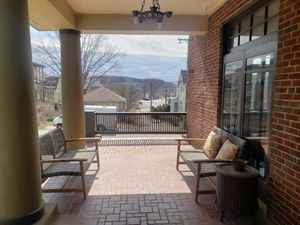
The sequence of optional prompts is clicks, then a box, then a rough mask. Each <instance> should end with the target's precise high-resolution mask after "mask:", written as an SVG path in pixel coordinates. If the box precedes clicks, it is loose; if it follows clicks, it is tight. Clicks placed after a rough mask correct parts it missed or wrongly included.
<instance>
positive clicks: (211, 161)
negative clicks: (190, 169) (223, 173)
mask: <svg viewBox="0 0 300 225" xmlns="http://www.w3.org/2000/svg"><path fill="white" fill-rule="evenodd" d="M229 162H232V160H230V159H199V160H193V163H229Z"/></svg>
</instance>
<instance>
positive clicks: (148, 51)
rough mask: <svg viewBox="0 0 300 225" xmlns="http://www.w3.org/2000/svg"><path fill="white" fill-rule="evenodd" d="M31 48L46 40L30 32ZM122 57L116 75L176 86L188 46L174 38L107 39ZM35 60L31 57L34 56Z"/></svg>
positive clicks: (136, 37)
mask: <svg viewBox="0 0 300 225" xmlns="http://www.w3.org/2000/svg"><path fill="white" fill-rule="evenodd" d="M30 32H31V39H32V44H33V45H34V43H35V41H38V40H39V39H41V38H46V36H45V35H44V32H39V31H37V30H35V29H33V28H31V29H30ZM106 36H107V39H108V41H109V42H110V43H111V44H112V45H114V46H115V48H116V49H118V51H119V52H121V53H122V54H123V55H124V57H123V58H122V60H121V62H120V65H119V67H118V69H117V72H116V74H115V75H119V76H130V77H136V78H158V79H163V80H165V81H172V82H176V81H177V78H178V75H179V72H180V70H183V69H186V62H187V43H182V44H180V43H179V41H178V38H179V37H180V38H187V36H175V35H106ZM33 58H34V53H33Z"/></svg>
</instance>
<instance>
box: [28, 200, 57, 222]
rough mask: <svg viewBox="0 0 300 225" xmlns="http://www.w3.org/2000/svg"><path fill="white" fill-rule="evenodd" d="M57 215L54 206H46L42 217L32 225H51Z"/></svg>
mask: <svg viewBox="0 0 300 225" xmlns="http://www.w3.org/2000/svg"><path fill="white" fill-rule="evenodd" d="M57 214H58V210H57V205H56V204H46V205H45V213H44V216H43V217H42V218H41V219H40V220H39V221H38V222H36V223H34V224H33V225H51V224H52V222H53V220H54V218H55V217H56V216H57Z"/></svg>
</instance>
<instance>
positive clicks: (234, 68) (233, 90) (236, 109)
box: [222, 60, 243, 134]
mask: <svg viewBox="0 0 300 225" xmlns="http://www.w3.org/2000/svg"><path fill="white" fill-rule="evenodd" d="M242 78H243V61H242V60H239V61H235V62H231V63H227V64H225V73H224V84H223V110H222V127H223V129H224V130H227V131H229V132H230V133H232V134H239V133H240V115H241V96H242V86H243V79H242Z"/></svg>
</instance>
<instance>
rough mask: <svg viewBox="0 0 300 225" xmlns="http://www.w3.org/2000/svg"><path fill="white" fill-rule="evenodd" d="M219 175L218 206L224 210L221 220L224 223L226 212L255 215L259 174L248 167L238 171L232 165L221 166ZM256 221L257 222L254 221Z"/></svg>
mask: <svg viewBox="0 0 300 225" xmlns="http://www.w3.org/2000/svg"><path fill="white" fill-rule="evenodd" d="M216 173H217V205H218V207H219V209H221V210H222V212H221V217H220V220H221V221H223V216H224V211H225V210H228V211H232V212H235V213H251V214H252V215H253V218H254V214H255V212H256V210H257V209H258V201H257V178H258V177H259V172H258V171H257V170H256V169H254V168H252V167H250V166H246V167H245V170H243V171H236V170H235V169H234V168H233V165H232V164H220V165H218V166H217V168H216ZM254 221H255V220H254Z"/></svg>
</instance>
